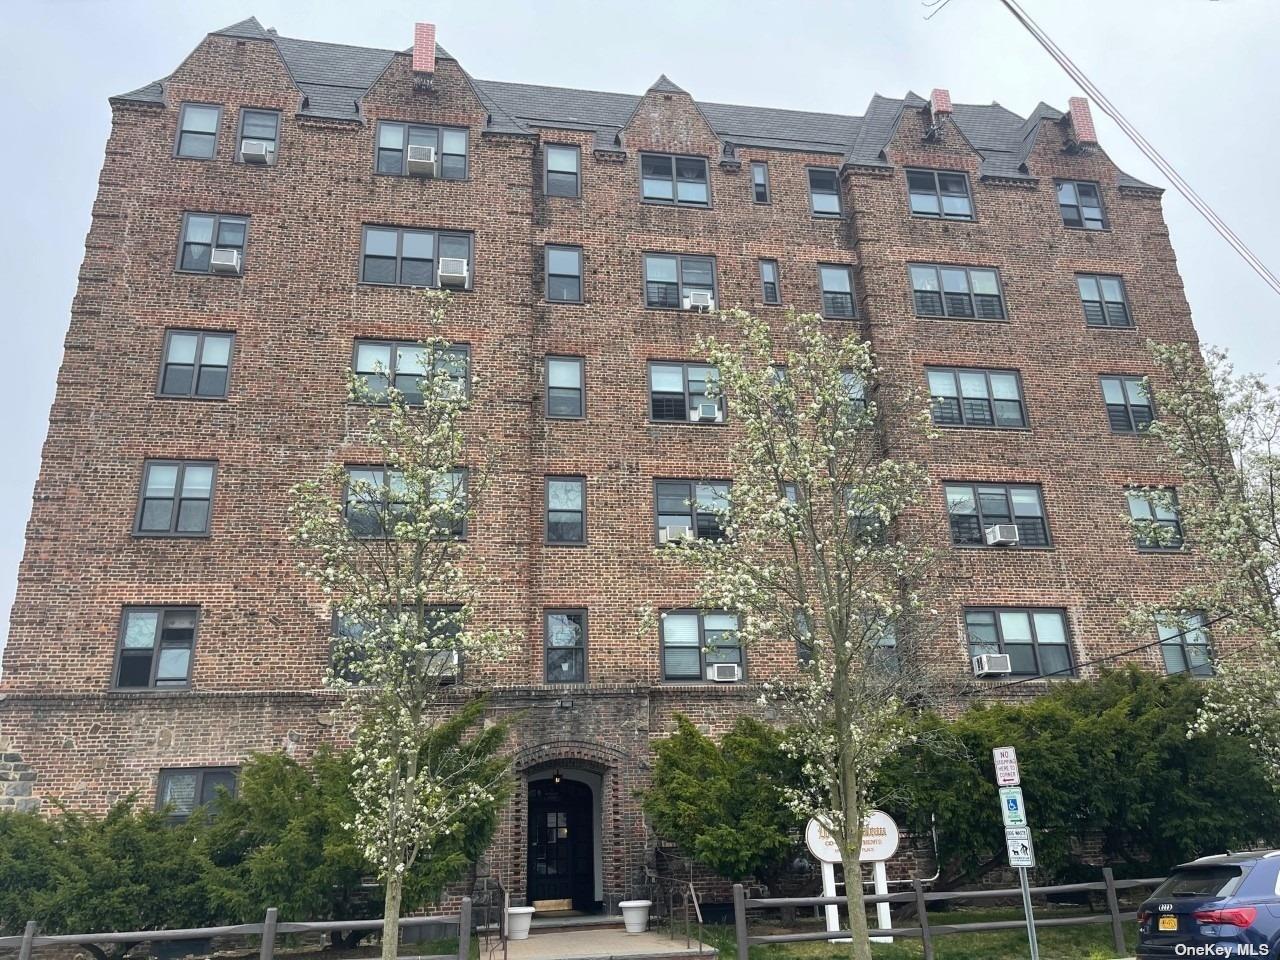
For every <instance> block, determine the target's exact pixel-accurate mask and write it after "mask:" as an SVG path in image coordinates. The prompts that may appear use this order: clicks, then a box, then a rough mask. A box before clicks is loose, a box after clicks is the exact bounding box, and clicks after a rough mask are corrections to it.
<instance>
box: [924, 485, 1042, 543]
mask: <svg viewBox="0 0 1280 960" xmlns="http://www.w3.org/2000/svg"><path fill="white" fill-rule="evenodd" d="M953 487H968V488H969V491H970V493H971V495H972V500H973V506H974V512H973V513H972V514H958V516H962V517H963V516H972V517H974V518H976V520H977V522H978V536H979V540H978V542H977V543H974V542H972V541H966V540H957V539H956V525H955V520H954V519H953V515H952V513H951V498H950V496H949V491H950V489H951V488H953ZM993 489H999V490H1000V491H1002V492H1003V494H1004V501H1005V506H1006V508H1007V514H1008V517H1009V519H1008V520H1007V521H1005V520H992V521H989V520H988V519H987V517H986V515H985V513H984V511H983V508H982V495H981V493H980V491H982V490H987V491H990V490H993ZM1015 490H1034V491H1035V493H1036V502H1037V503H1038V504H1039V507H1040V517H1039V519H1040V526H1041V527H1042V528H1043V533H1044V543H1027V542H1025V538H1024V537H1023V536H1022V526H1021V524H1020V523H1019V520H1018V515H1017V514H1016V513H1015V512H1014V507H1013V492H1014V491H1015ZM942 503H943V508H944V509H945V510H946V513H947V528H948V531H949V533H950V537H951V545H952V546H953V547H957V548H960V549H963V550H996V551H1005V550H1052V549H1054V541H1053V532H1052V530H1051V529H1050V526H1049V511H1048V509H1047V508H1046V507H1045V501H1044V487H1043V486H1042V485H1041V484H1038V483H1005V482H1002V481H994V482H989V481H982V480H944V481H942ZM1029 519H1032V518H1024V521H1025V520H1029ZM998 523H1009V524H1012V525H1013V526H1015V527H1018V534H1019V536H1018V543H1017V545H1016V546H1007V547H997V546H988V545H987V542H986V530H987V527H990V526H995V525H996V524H998Z"/></svg>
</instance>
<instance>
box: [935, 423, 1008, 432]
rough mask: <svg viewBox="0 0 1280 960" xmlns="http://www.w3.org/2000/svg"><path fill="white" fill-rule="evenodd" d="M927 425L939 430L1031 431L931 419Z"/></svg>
mask: <svg viewBox="0 0 1280 960" xmlns="http://www.w3.org/2000/svg"><path fill="white" fill-rule="evenodd" d="M929 425H930V426H933V427H937V428H938V429H939V430H964V431H974V430H990V431H992V432H993V433H1031V428H1030V427H996V426H985V425H983V424H978V423H934V422H933V421H930V422H929Z"/></svg>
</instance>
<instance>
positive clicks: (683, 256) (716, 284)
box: [641, 250, 720, 310]
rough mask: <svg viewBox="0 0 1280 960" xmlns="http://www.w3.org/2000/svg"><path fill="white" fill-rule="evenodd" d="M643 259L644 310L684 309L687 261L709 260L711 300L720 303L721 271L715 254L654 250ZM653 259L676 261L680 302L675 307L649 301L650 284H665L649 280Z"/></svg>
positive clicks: (644, 254) (677, 291)
mask: <svg viewBox="0 0 1280 960" xmlns="http://www.w3.org/2000/svg"><path fill="white" fill-rule="evenodd" d="M641 257H642V259H641V274H642V279H643V281H644V287H643V294H644V308H645V309H646V310H683V309H684V298H685V293H686V290H685V284H684V268H685V261H686V260H707V261H709V262H710V264H711V299H712V300H714V301H715V302H716V304H717V305H718V304H719V303H720V270H719V265H718V264H717V263H716V257H715V255H714V254H703V253H659V252H657V251H654V250H646V251H644V252H643V253H642V254H641ZM651 257H655V258H661V259H665V260H674V261H675V262H676V300H677V301H678V302H677V304H676V305H675V306H674V307H673V306H667V305H666V304H662V303H658V304H655V303H652V302H651V301H650V300H649V284H650V283H651V282H652V283H665V281H658V280H654V281H650V280H649V259H650V258H651Z"/></svg>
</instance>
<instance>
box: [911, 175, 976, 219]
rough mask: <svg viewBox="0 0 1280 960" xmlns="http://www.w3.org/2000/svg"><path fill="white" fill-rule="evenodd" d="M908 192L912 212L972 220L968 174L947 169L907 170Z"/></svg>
mask: <svg viewBox="0 0 1280 960" xmlns="http://www.w3.org/2000/svg"><path fill="white" fill-rule="evenodd" d="M907 192H908V193H909V194H910V199H911V212H912V214H914V215H915V216H917V217H934V218H936V219H940V220H972V219H973V201H972V200H970V199H969V178H968V177H966V176H965V175H964V174H963V173H947V172H946V171H944V170H908V171H907Z"/></svg>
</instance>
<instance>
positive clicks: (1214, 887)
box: [1151, 866, 1244, 900]
mask: <svg viewBox="0 0 1280 960" xmlns="http://www.w3.org/2000/svg"><path fill="white" fill-rule="evenodd" d="M1243 879H1244V871H1243V870H1241V869H1240V868H1239V867H1231V866H1219V867H1196V868H1189V869H1185V870H1175V871H1173V873H1171V874H1170V875H1169V877H1168V878H1167V879H1166V880H1165V882H1164V883H1162V884H1160V886H1158V887H1156V889H1155V892H1154V893H1153V894H1151V899H1152V900H1162V899H1170V900H1172V899H1176V898H1178V897H1229V896H1231V895H1232V894H1233V893H1235V892H1236V890H1237V889H1239V887H1240V882H1241V881H1242V880H1243Z"/></svg>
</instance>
